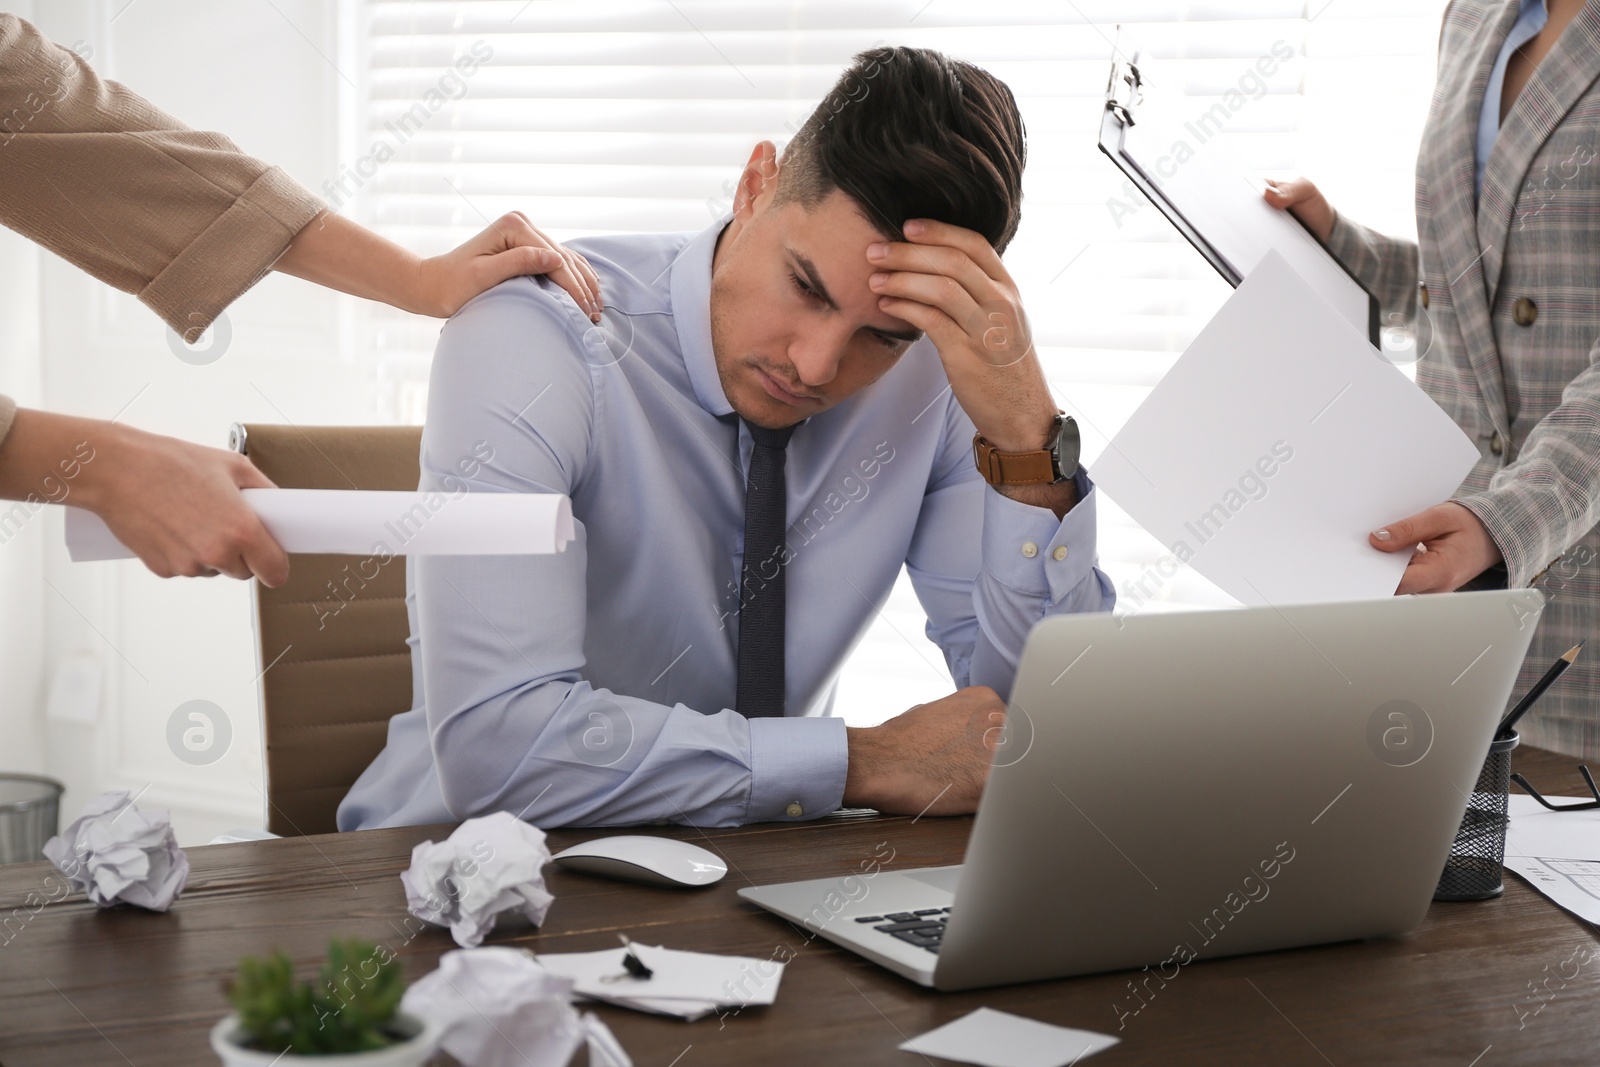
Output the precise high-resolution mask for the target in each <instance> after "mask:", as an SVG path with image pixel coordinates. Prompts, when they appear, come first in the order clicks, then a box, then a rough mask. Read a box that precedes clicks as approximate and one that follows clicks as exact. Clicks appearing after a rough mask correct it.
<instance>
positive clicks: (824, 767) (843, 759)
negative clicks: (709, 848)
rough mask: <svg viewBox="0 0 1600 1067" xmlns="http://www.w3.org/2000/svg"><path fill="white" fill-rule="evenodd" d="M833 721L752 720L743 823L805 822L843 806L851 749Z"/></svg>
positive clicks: (838, 723)
mask: <svg viewBox="0 0 1600 1067" xmlns="http://www.w3.org/2000/svg"><path fill="white" fill-rule="evenodd" d="M844 731H845V727H844V720H843V719H837V718H833V717H832V716H821V717H816V718H811V717H802V718H793V719H783V718H777V717H762V718H757V719H751V720H750V807H749V810H748V811H747V812H746V813H745V822H803V821H805V820H806V819H818V818H821V817H822V816H824V815H829V814H831V813H833V812H835V811H837V810H838V809H839V806H840V805H841V804H842V803H843V802H844V777H845V771H846V770H848V768H849V766H850V748H849V745H848V744H847V743H846V740H845V732H844Z"/></svg>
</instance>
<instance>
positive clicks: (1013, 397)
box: [867, 219, 1056, 452]
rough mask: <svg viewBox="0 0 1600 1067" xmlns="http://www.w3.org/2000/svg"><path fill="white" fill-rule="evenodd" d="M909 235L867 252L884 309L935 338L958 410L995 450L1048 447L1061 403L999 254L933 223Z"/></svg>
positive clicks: (970, 235)
mask: <svg viewBox="0 0 1600 1067" xmlns="http://www.w3.org/2000/svg"><path fill="white" fill-rule="evenodd" d="M904 233H905V236H906V240H904V241H878V242H874V243H873V244H871V245H869V246H868V247H867V260H868V262H869V263H871V264H872V265H873V266H874V267H875V268H876V269H877V273H875V274H873V275H872V277H871V278H870V279H869V282H868V284H869V285H871V287H872V291H873V292H875V293H877V294H878V298H879V299H878V307H879V308H880V309H881V310H882V311H884V312H885V313H887V314H890V315H893V316H894V317H895V318H898V319H903V320H904V321H906V322H909V323H910V324H911V325H913V326H915V327H917V328H918V329H920V330H923V331H924V332H926V333H927V335H928V337H929V338H930V339H931V340H932V341H933V343H934V345H935V346H936V347H937V348H938V350H939V358H940V359H941V360H942V361H943V362H944V367H945V373H946V374H947V375H948V376H949V378H950V387H951V390H952V391H953V392H954V393H955V397H956V400H957V401H958V402H959V403H960V404H961V407H962V408H963V409H964V410H965V411H966V413H967V415H968V417H970V418H971V419H972V421H973V424H974V425H975V426H976V427H977V429H978V432H979V433H981V434H983V436H984V437H986V438H988V440H989V441H990V442H991V443H993V444H994V445H995V447H996V448H999V449H1000V450H1001V451H1004V452H1026V451H1030V450H1032V449H1037V448H1041V447H1043V445H1044V442H1045V439H1046V437H1047V435H1048V433H1049V430H1050V426H1051V420H1052V419H1054V417H1055V414H1056V403H1055V401H1054V399H1053V398H1052V397H1051V396H1050V387H1049V385H1048V384H1047V383H1046V381H1045V378H1044V371H1043V369H1042V368H1041V367H1040V366H1039V359H1038V356H1037V354H1036V353H1035V352H1034V348H1033V336H1032V334H1031V333H1030V332H1029V330H1028V320H1027V316H1026V315H1025V314H1024V313H1023V310H1022V298H1021V296H1020V294H1019V293H1018V291H1017V286H1016V282H1014V281H1013V280H1012V278H1011V275H1010V274H1009V273H1008V272H1007V271H1006V268H1005V265H1004V264H1003V263H1001V261H1000V255H999V253H997V252H996V251H995V250H994V248H993V246H991V245H990V244H989V242H988V240H986V239H985V238H984V236H983V235H982V234H979V233H975V232H973V231H972V230H964V229H962V228H961V227H959V226H952V225H950V224H949V223H944V222H936V221H934V220H932V219H911V220H910V221H908V222H907V223H906V224H905V227H904Z"/></svg>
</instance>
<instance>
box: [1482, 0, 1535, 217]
mask: <svg viewBox="0 0 1600 1067" xmlns="http://www.w3.org/2000/svg"><path fill="white" fill-rule="evenodd" d="M1521 4H1522V7H1521V10H1519V11H1518V12H1517V21H1515V22H1513V23H1512V24H1511V30H1510V32H1509V33H1507V34H1506V40H1505V43H1504V44H1502V45H1501V46H1500V54H1499V55H1498V56H1496V57H1495V60H1494V67H1493V68H1492V69H1491V70H1490V71H1489V84H1488V85H1486V86H1484V88H1483V109H1482V110H1481V111H1479V112H1478V140H1477V146H1476V147H1477V151H1476V153H1475V155H1476V157H1477V160H1476V161H1477V165H1478V170H1477V179H1478V195H1479V196H1482V195H1483V168H1484V167H1485V166H1487V165H1488V163H1489V153H1490V152H1492V151H1493V150H1494V142H1495V140H1496V138H1498V137H1499V136H1500V97H1501V95H1502V94H1503V93H1504V90H1505V84H1506V67H1507V66H1508V65H1509V64H1510V63H1511V55H1512V53H1514V52H1515V51H1516V50H1517V49H1519V48H1521V47H1522V46H1523V45H1525V44H1527V43H1528V42H1529V41H1531V40H1533V39H1534V38H1535V37H1537V36H1538V35H1539V31H1540V30H1542V29H1544V25H1545V23H1547V22H1549V21H1550V13H1549V12H1548V11H1547V10H1546V9H1545V6H1544V0H1521Z"/></svg>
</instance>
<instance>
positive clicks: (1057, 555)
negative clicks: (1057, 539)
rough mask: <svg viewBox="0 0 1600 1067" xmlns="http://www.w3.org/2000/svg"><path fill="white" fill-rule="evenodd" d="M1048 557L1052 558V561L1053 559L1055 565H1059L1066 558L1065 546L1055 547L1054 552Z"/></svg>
mask: <svg viewBox="0 0 1600 1067" xmlns="http://www.w3.org/2000/svg"><path fill="white" fill-rule="evenodd" d="M1050 555H1051V556H1052V557H1054V559H1055V561H1056V562H1057V563H1060V562H1061V561H1062V560H1064V559H1066V558H1067V546H1066V545H1057V546H1056V550H1055V551H1054V552H1052V553H1050Z"/></svg>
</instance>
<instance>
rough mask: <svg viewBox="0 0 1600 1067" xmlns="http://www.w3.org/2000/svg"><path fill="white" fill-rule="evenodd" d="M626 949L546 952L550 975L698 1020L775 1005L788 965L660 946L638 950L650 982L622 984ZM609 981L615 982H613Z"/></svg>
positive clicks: (592, 993) (542, 959)
mask: <svg viewBox="0 0 1600 1067" xmlns="http://www.w3.org/2000/svg"><path fill="white" fill-rule="evenodd" d="M625 951H626V950H625V949H623V948H620V947H619V948H613V949H603V950H602V951H599V952H558V953H552V952H541V953H539V956H538V960H539V963H540V965H541V966H543V967H544V968H545V970H547V971H549V972H551V973H552V974H558V975H561V976H562V977H565V978H571V979H572V980H573V987H572V988H573V992H575V993H580V994H582V995H584V996H586V997H590V998H592V999H594V1000H603V1001H606V1002H607V1003H610V1004H618V1005H621V1006H622V1007H630V1008H638V1009H639V1010H641V1011H651V1012H658V1013H661V1014H665V1015H678V1016H681V1017H683V1018H687V1019H697V1018H700V1017H701V1016H703V1015H708V1014H710V1013H711V1012H712V1011H715V1010H716V1009H717V1008H719V1007H724V1006H727V1007H740V1008H743V1007H750V1006H754V1005H762V1004H771V1003H772V1002H773V1001H775V1000H776V999H777V996H778V983H779V981H781V980H782V978H783V967H784V964H783V963H782V962H780V961H778V960H770V959H757V958H755V957H753V956H718V955H712V954H709V953H705V952H685V951H681V950H678V949H670V948H661V947H659V946H652V945H641V944H638V943H637V942H635V943H634V945H633V951H634V953H635V954H636V955H637V956H638V958H639V961H640V962H641V963H643V964H644V965H645V966H646V967H649V968H650V970H651V971H652V972H654V973H653V974H651V976H650V977H649V978H632V977H626V978H620V977H618V976H621V975H625V974H627V971H626V970H625V969H624V967H623V965H622V956H623V953H624V952H625ZM607 979H611V980H610V981H608V980H607Z"/></svg>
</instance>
